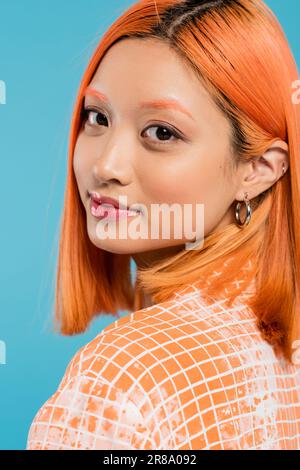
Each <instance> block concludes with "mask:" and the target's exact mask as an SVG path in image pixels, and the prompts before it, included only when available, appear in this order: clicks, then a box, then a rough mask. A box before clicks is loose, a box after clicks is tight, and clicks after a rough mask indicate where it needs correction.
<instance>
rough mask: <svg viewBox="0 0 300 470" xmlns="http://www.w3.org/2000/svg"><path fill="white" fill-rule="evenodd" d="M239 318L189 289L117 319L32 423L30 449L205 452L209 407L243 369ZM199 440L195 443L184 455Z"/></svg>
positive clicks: (79, 356) (72, 366) (83, 352)
mask: <svg viewBox="0 0 300 470" xmlns="http://www.w3.org/2000/svg"><path fill="white" fill-rule="evenodd" d="M233 317H234V315H233V316H232V315H231V317H230V315H229V312H227V311H226V310H224V308H222V305H221V304H216V303H213V302H212V303H211V304H210V305H204V304H203V303H202V301H201V299H200V298H199V295H198V294H197V292H196V291H195V290H193V289H192V290H191V289H187V290H185V292H184V293H183V294H182V293H181V294H180V295H178V296H176V297H175V299H173V300H170V301H168V302H162V303H160V304H156V305H153V306H152V307H148V308H144V309H142V310H138V311H136V312H133V313H131V314H129V315H127V316H124V317H122V318H119V319H117V320H116V321H114V322H113V323H112V324H110V325H109V326H107V327H106V328H104V329H103V330H102V331H101V332H100V333H99V334H98V335H97V336H96V337H95V338H94V339H93V340H92V341H90V342H89V343H88V344H86V345H85V346H83V347H82V348H80V350H79V351H78V352H77V353H76V354H75V356H74V357H73V358H72V360H71V361H70V363H69V365H68V367H67V369H66V372H65V374H64V377H63V379H62V381H61V382H60V385H59V387H58V390H57V391H56V392H55V393H54V394H53V395H52V397H50V399H49V400H48V401H47V402H46V404H45V405H44V406H43V407H42V409H41V410H39V412H38V414H37V416H36V418H35V420H34V423H33V425H32V427H31V430H30V435H29V439H28V448H39V447H35V445H36V446H39V445H41V442H43V443H44V444H43V445H44V448H46V446H48V445H49V444H48V443H49V442H50V441H51V439H52V441H51V442H54V443H55V445H56V447H55V448H57V446H60V445H61V446H62V447H58V448H74V447H75V448H82V447H83V448H89V449H91V448H97V449H100V448H106V449H107V448H121V449H122V448H138V449H141V448H144V449H146V448H148V449H151V448H152V449H154V448H163V449H167V448H170V449H172V448H183V449H184V448H202V447H205V446H207V442H206V431H205V427H206V425H207V424H208V423H210V427H212V428H213V424H212V423H213V421H212V418H213V416H212V411H211V406H212V403H211V399H212V397H213V395H214V392H215V390H216V389H218V390H221V391H222V390H223V391H224V390H225V389H224V383H225V382H226V387H229V389H230V384H231V382H234V381H233V380H231V382H230V377H232V367H238V366H239V364H238V363H237V362H236V361H237V358H239V357H240V356H239V355H237V354H236V350H237V349H240V347H239V346H238V343H234V342H233V339H232V338H233V337H239V336H240V335H241V331H242V329H243V328H244V331H245V322H244V324H243V325H240V330H237V329H236V328H234V327H233V323H234V320H233ZM237 318H238V316H237V317H236V321H235V323H236V324H237V323H238V322H237ZM239 320H241V318H240V317H239ZM244 320H245V321H249V319H248V318H247V315H246V317H245V319H244ZM242 321H243V320H242ZM225 325H226V326H225ZM237 326H238V325H237ZM239 344H240V343H239ZM233 352H234V354H233ZM221 377H223V379H222V378H221ZM224 381H225V382H224ZM224 393H225V391H224ZM224 396H225V395H224ZM224 403H226V400H225V401H224ZM224 412H225V411H224ZM205 416H206V417H205ZM189 417H190V418H191V423H190V425H189V426H188V427H187V426H185V424H184V423H186V421H187V420H189ZM96 430H97V432H96ZM212 432H213V431H212ZM90 433H91V435H90ZM194 433H195V435H197V436H198V438H195V439H197V440H196V441H195V442H194V443H192V444H189V445H192V447H189V446H188V447H185V445H188V444H187V442H190V441H189V440H190V436H191V435H193V434H194ZM79 436H81V437H80V438H79ZM53 439H54V440H53ZM201 439H202V440H201ZM108 441H109V442H110V444H108ZM53 445H54V444H53ZM108 445H109V446H110V447H107V446H108ZM85 446H86V447H85ZM101 446H104V447H101ZM105 446H106V447H105ZM114 446H115V447H114ZM126 446H127V447H126ZM128 446H129V447H128ZM130 446H131V447H130ZM135 446H136V447H135ZM50 448H51V445H50ZM52 448H53V447H52Z"/></svg>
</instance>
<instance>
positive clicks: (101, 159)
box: [92, 134, 133, 185]
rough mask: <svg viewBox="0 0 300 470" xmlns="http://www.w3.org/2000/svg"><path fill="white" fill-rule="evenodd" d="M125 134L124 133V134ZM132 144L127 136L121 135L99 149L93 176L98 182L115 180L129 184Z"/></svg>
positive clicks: (130, 178)
mask: <svg viewBox="0 0 300 470" xmlns="http://www.w3.org/2000/svg"><path fill="white" fill-rule="evenodd" d="M123 136H124V134H123ZM132 153H133V148H132V145H130V143H129V142H128V138H127V144H126V138H125V137H121V135H119V136H118V137H117V138H114V139H112V138H111V139H110V140H109V141H107V144H106V146H105V147H103V148H102V149H100V151H99V149H98V150H97V158H96V160H95V162H94V164H93V170H92V171H93V176H94V178H95V179H96V180H97V181H98V183H109V182H115V183H119V184H122V185H127V184H129V183H130V182H131V180H132V162H131V158H130V155H132Z"/></svg>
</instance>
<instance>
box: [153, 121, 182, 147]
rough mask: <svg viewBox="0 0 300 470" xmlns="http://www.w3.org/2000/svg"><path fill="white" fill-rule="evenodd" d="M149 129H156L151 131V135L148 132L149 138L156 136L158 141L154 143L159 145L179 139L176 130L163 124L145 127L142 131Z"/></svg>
mask: <svg viewBox="0 0 300 470" xmlns="http://www.w3.org/2000/svg"><path fill="white" fill-rule="evenodd" d="M149 129H156V130H155V131H154V132H153V131H152V137H151V133H150V138H154V139H155V138H157V139H158V141H159V142H156V143H158V144H159V145H161V144H162V145H165V144H163V142H172V141H178V140H179V139H181V137H180V135H179V134H178V133H177V132H176V131H173V130H172V129H170V128H169V127H166V126H164V125H157V126H150V127H148V128H147V129H145V131H144V132H146V131H148V130H149ZM172 137H173V139H172Z"/></svg>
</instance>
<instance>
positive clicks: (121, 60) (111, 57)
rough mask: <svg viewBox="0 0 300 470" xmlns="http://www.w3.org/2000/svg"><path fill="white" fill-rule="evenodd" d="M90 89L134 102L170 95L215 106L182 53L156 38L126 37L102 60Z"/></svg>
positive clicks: (194, 106) (187, 102)
mask: <svg viewBox="0 0 300 470" xmlns="http://www.w3.org/2000/svg"><path fill="white" fill-rule="evenodd" d="M90 86H92V87H95V88H97V87H98V88H99V89H100V90H101V91H102V92H104V93H105V94H106V95H108V96H110V95H111V96H112V95H113V96H114V97H117V96H118V95H120V96H122V98H123V99H125V98H126V96H128V97H130V99H131V100H132V99H136V100H139V99H145V98H150V97H151V98H159V97H160V96H162V95H164V96H169V97H170V98H172V97H173V98H175V99H180V100H181V102H182V104H184V105H185V106H187V107H189V108H191V109H194V110H196V109H199V106H204V105H206V106H208V105H211V106H212V107H215V103H214V102H213V100H212V98H211V97H210V95H209V93H208V92H207V91H206V89H205V88H204V86H203V85H202V83H201V81H200V80H199V78H198V77H197V75H196V74H195V72H194V71H193V70H192V68H191V67H190V66H189V65H188V63H187V62H185V61H184V60H183V59H182V58H181V57H180V56H179V54H178V53H177V52H176V51H175V50H173V49H172V48H171V47H170V46H169V45H168V44H167V43H166V42H164V41H162V40H158V39H155V38H147V39H140V38H126V39H123V40H121V41H119V42H118V43H116V44H114V45H113V46H112V47H111V48H110V49H109V50H108V51H107V52H106V54H105V56H104V57H103V58H102V60H101V62H100V64H99V66H98V68H97V70H96V73H95V75H94V77H93V79H92V81H91V83H90Z"/></svg>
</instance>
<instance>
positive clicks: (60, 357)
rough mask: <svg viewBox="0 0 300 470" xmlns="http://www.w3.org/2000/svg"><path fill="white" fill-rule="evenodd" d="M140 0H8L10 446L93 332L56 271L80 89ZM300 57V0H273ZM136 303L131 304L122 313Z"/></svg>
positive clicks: (4, 181)
mask: <svg viewBox="0 0 300 470" xmlns="http://www.w3.org/2000/svg"><path fill="white" fill-rule="evenodd" d="M132 3H134V2H132V1H130V0H127V1H126V0H118V1H117V0H111V2H107V1H104V0H102V1H100V0H84V1H83V0H81V1H80V0H75V1H74V0H63V1H61V0H27V1H26V0H1V3H0V80H3V81H4V82H5V83H6V104H5V105H0V123H1V127H0V129H1V132H0V156H1V185H0V198H1V232H0V250H1V258H0V259H1V265H0V286H1V287H0V313H1V314H0V340H2V341H4V342H5V345H6V364H4V365H1V364H0V449H25V446H26V440H27V435H28V430H29V427H30V424H31V422H32V420H33V418H34V416H35V414H36V412H37V411H38V409H39V408H40V407H41V406H42V405H43V403H45V401H46V400H47V399H48V398H49V397H50V396H51V395H52V394H53V393H54V392H55V390H56V388H57V386H58V384H59V382H60V380H61V378H62V376H63V374H64V372H65V369H66V367H67V365H68V363H69V361H70V360H71V358H72V357H73V356H74V354H75V353H76V351H77V350H78V349H79V348H80V347H81V346H83V345H84V344H86V343H87V342H89V341H90V340H91V339H93V338H94V337H95V336H96V335H97V334H98V333H99V332H100V331H101V330H102V329H103V328H104V327H105V326H106V325H108V324H110V323H112V322H113V321H114V320H115V317H114V316H112V315H107V316H103V317H102V318H101V317H99V318H97V319H95V320H94V321H93V324H92V325H91V327H90V328H89V330H88V331H86V332H85V333H84V334H81V335H77V336H73V337H67V336H62V335H58V334H55V333H54V330H53V326H52V310H51V309H52V304H53V296H54V277H55V264H56V256H57V244H58V234H59V231H58V229H59V222H60V217H61V211H62V204H63V194H64V188H65V178H66V164H67V149H68V133H69V123H70V119H71V115H72V109H73V103H74V100H75V97H76V93H77V89H78V85H79V82H80V80H81V77H82V75H83V73H84V70H85V68H86V66H87V63H88V60H89V58H90V56H91V54H92V52H93V51H94V49H95V47H96V45H97V43H98V41H99V40H100V38H101V36H102V34H103V33H104V32H105V31H106V30H107V28H108V27H109V26H110V25H111V24H112V22H113V21H114V20H115V19H116V18H117V17H119V16H120V14H121V13H122V12H123V11H124V10H125V9H126V8H127V7H129V6H130V5H131V4H132ZM266 3H267V4H268V5H269V6H270V7H271V8H272V10H273V11H274V13H275V14H276V15H277V17H278V19H279V21H280V23H281V25H282V26H283V29H284V31H285V33H286V35H287V37H288V40H289V43H290V46H291V48H292V51H293V53H294V55H295V57H296V60H297V62H298V64H299V63H300V51H299V50H298V49H297V46H298V44H299V33H298V27H299V24H298V21H299V14H300V3H299V1H298V0H288V1H286V2H283V1H282V0H268V1H267V2H266ZM125 314H127V312H121V316H123V315H125Z"/></svg>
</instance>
